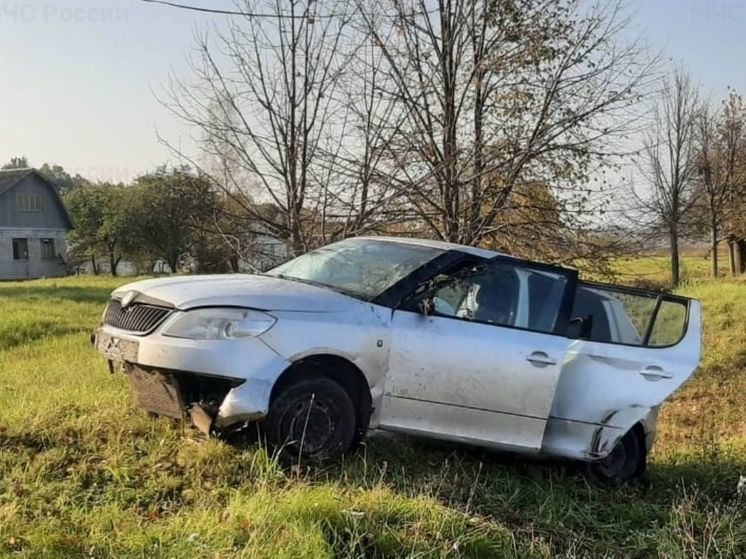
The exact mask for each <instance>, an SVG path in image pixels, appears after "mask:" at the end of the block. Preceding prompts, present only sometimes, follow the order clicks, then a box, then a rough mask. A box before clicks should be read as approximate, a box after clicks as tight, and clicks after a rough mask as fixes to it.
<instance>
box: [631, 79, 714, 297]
mask: <svg viewBox="0 0 746 559" xmlns="http://www.w3.org/2000/svg"><path fill="white" fill-rule="evenodd" d="M700 111H701V99H700V92H699V87H698V86H697V85H695V84H694V83H693V82H692V80H691V78H690V76H689V75H688V74H687V73H686V71H685V70H684V69H682V68H676V69H675V70H674V72H673V73H672V74H671V75H670V76H669V77H668V78H667V79H666V80H665V81H664V83H663V87H662V90H661V92H660V94H659V96H658V99H657V100H656V102H655V106H654V108H653V120H652V123H651V126H650V130H649V132H648V133H647V134H646V136H645V139H644V144H643V150H642V157H641V164H640V171H641V173H642V175H643V177H644V178H645V180H646V183H647V184H646V186H648V187H649V194H641V195H640V198H639V199H640V201H641V202H642V204H643V206H644V208H645V209H646V210H647V211H648V212H649V214H650V215H651V216H652V218H653V219H654V220H655V221H656V222H657V224H658V225H659V226H661V227H662V228H663V230H664V231H665V232H666V233H667V235H668V238H669V245H670V252H671V284H672V285H673V286H674V287H675V286H677V285H678V284H679V283H680V281H681V270H680V261H679V241H680V236H681V233H682V231H681V229H682V225H683V223H684V219H685V217H686V216H687V214H688V213H689V211H690V210H691V209H692V207H693V206H694V203H695V202H696V200H697V190H696V177H697V152H696V139H697V122H698V119H699V118H700Z"/></svg>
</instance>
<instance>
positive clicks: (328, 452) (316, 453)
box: [262, 377, 357, 463]
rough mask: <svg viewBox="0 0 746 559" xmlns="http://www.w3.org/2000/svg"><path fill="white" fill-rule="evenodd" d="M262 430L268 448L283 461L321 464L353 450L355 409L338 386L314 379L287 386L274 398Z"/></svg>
mask: <svg viewBox="0 0 746 559" xmlns="http://www.w3.org/2000/svg"><path fill="white" fill-rule="evenodd" d="M262 430H263V432H264V436H265V437H266V441H267V445H268V446H269V447H270V448H272V449H273V450H274V451H276V452H277V453H278V454H279V455H280V457H281V458H282V459H284V460H290V461H293V462H295V461H300V462H306V463H320V462H323V461H326V460H329V459H334V458H338V457H340V456H342V455H343V454H344V453H346V452H347V451H348V450H350V448H351V447H352V444H353V442H354V440H355V434H356V432H357V422H356V421H355V408H354V406H353V404H352V400H351V399H350V396H349V394H348V393H347V391H346V390H345V389H344V388H342V387H341V386H340V385H339V384H338V383H336V382H335V381H333V380H332V379H329V378H325V377H311V378H307V379H303V380H299V381H297V382H294V383H293V384H290V385H288V386H286V387H285V388H284V389H283V390H282V392H280V394H278V395H277V397H275V399H274V400H273V401H272V403H271V404H270V406H269V413H268V414H267V418H266V419H265V420H264V422H263V424H262Z"/></svg>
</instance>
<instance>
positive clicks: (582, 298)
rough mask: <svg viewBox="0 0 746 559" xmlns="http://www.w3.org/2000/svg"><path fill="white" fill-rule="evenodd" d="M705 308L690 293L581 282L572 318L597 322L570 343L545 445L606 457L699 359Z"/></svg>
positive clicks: (565, 452) (549, 449)
mask: <svg viewBox="0 0 746 559" xmlns="http://www.w3.org/2000/svg"><path fill="white" fill-rule="evenodd" d="M700 312H701V311H700V305H699V303H698V302H697V301H695V300H691V299H687V298H684V297H678V296H675V295H669V294H656V293H649V292H645V291H641V290H636V289H631V288H623V287H616V286H608V285H601V284H589V283H581V284H579V286H578V290H577V295H576V298H575V305H574V309H573V317H577V318H580V317H583V318H584V319H585V320H588V319H590V322H591V323H592V327H591V328H590V331H589V332H587V333H586V335H585V336H584V337H583V339H576V340H574V341H573V342H572V343H571V344H570V346H569V348H568V353H567V360H566V362H565V364H564V366H563V367H562V374H561V377H560V381H559V384H558V386H557V394H556V398H555V402H554V405H553V407H552V412H551V419H550V422H549V425H548V429H547V433H546V439H545V443H544V450H545V451H546V452H548V453H551V454H556V455H561V456H567V457H572V458H580V459H595V458H599V457H603V456H605V455H607V454H608V453H609V452H610V451H611V450H612V448H613V447H614V445H615V444H616V441H617V440H619V438H620V437H622V436H623V435H624V434H625V433H626V432H627V431H629V430H630V429H631V428H632V427H633V426H634V425H636V424H638V423H641V422H642V424H645V423H646V418H648V417H649V416H651V414H652V415H653V416H654V414H656V413H657V409H658V406H660V405H661V403H662V402H663V401H664V400H665V399H666V398H668V397H669V396H670V395H671V394H673V392H674V391H676V390H677V389H678V388H679V387H681V385H682V384H683V383H684V382H685V381H686V380H687V379H688V378H689V377H690V376H691V375H692V373H693V372H694V371H695V369H696V367H697V365H698V363H699V359H700V350H701V348H700V344H701V341H700V329H701V316H700ZM652 419H653V420H652V421H650V422H649V423H650V428H651V430H652V429H654V424H655V421H654V417H653V418H652ZM650 434H652V433H646V435H650ZM650 443H652V441H650ZM650 443H649V444H648V446H650Z"/></svg>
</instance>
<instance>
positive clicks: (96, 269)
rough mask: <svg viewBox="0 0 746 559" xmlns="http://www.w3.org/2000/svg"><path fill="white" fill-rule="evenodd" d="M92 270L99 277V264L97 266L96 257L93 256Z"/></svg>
mask: <svg viewBox="0 0 746 559" xmlns="http://www.w3.org/2000/svg"><path fill="white" fill-rule="evenodd" d="M91 269H92V270H93V275H94V276H97V275H98V264H96V255H95V254H91Z"/></svg>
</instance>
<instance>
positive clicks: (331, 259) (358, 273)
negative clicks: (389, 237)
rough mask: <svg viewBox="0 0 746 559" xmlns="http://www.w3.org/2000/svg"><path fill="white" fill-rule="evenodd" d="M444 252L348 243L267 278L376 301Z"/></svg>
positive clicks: (280, 268)
mask: <svg viewBox="0 0 746 559" xmlns="http://www.w3.org/2000/svg"><path fill="white" fill-rule="evenodd" d="M440 254H443V251H442V250H440V249H436V248H430V247H423V246H419V245H410V244H405V243H397V242H389V241H376V240H371V239H348V240H346V241H341V242H338V243H334V244H332V245H328V246H325V247H323V248H320V249H318V250H314V251H313V252H309V253H306V254H304V255H302V256H299V257H298V258H295V259H293V260H291V261H290V262H286V263H285V264H282V265H280V266H278V267H277V268H274V269H272V270H270V271H269V272H267V275H270V276H276V277H281V278H286V279H293V280H298V281H304V282H308V283H313V284H317V285H323V286H325V287H330V288H332V289H335V290H337V291H341V292H343V293H347V294H348V295H352V296H353V297H358V298H360V299H367V300H370V299H374V298H375V297H377V296H378V295H380V294H381V293H383V292H384V291H386V290H387V289H388V288H389V287H391V286H392V285H394V284H395V283H397V282H398V281H399V280H401V279H403V278H405V277H406V276H408V275H409V274H411V273H412V272H414V271H415V270H416V269H417V268H419V267H421V266H422V265H423V264H426V263H427V262H429V261H430V260H432V259H433V258H435V257H436V256H438V255H440Z"/></svg>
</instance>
